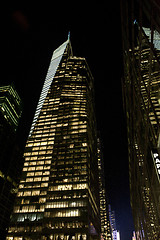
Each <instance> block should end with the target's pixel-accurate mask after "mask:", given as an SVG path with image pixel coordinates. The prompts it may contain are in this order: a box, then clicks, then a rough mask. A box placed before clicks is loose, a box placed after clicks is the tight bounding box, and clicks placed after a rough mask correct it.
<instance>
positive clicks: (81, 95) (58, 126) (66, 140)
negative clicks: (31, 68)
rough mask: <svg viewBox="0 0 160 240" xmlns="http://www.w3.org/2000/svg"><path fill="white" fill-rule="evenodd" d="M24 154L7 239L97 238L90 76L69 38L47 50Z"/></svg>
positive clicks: (92, 100) (92, 105)
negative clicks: (44, 72) (48, 54)
mask: <svg viewBox="0 0 160 240" xmlns="http://www.w3.org/2000/svg"><path fill="white" fill-rule="evenodd" d="M24 156H25V162H24V168H23V172H22V177H21V181H20V185H19V190H18V193H17V198H16V202H15V206H14V212H13V214H12V217H11V224H10V228H9V230H8V237H7V240H13V239H14V240H15V239H16V240H22V239H25V240H26V239H27V240H31V239H34V240H35V239H37V240H38V239H44V240H45V239H54V240H56V239H65V240H69V239H75V240H80V239H84V240H85V239H100V216H99V191H98V189H99V186H98V185H99V182H98V174H96V173H98V162H97V135H96V120H95V110H94V89H93V77H92V74H91V72H90V69H89V67H88V65H87V62H86V60H85V58H82V57H75V56H73V53H72V47H71V43H70V40H69V39H68V40H67V41H66V42H64V43H63V44H62V45H61V46H60V47H58V48H57V49H56V50H55V51H54V52H53V56H52V59H51V62H50V65H49V69H48V72H47V76H46V79H45V82H44V86H43V89H42V92H41V95H40V98H39V102H38V105H37V109H36V112H35V116H34V119H33V123H32V126H31V130H30V133H29V137H28V140H27V143H26V147H25V153H24Z"/></svg>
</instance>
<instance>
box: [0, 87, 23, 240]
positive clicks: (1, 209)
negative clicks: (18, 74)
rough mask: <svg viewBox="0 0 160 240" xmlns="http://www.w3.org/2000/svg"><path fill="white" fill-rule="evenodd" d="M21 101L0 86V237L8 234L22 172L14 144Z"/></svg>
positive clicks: (15, 93)
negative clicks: (7, 229)
mask: <svg viewBox="0 0 160 240" xmlns="http://www.w3.org/2000/svg"><path fill="white" fill-rule="evenodd" d="M21 113H22V102H21V99H20V97H19V95H18V93H17V91H16V89H15V87H14V86H13V85H8V86H1V87H0V238H1V239H2V240H3V239H5V236H6V234H7V232H6V228H7V227H8V225H9V219H10V214H11V212H12V210H13V202H14V199H15V195H16V189H17V187H18V183H19V180H20V179H19V176H20V173H21V170H22V164H21V162H23V161H22V153H21V151H20V149H19V147H18V145H17V144H16V130H17V127H18V123H19V119H20V117H21Z"/></svg>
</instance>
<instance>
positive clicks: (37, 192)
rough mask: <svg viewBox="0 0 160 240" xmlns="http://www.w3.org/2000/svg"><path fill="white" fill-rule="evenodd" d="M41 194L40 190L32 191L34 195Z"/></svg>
mask: <svg viewBox="0 0 160 240" xmlns="http://www.w3.org/2000/svg"><path fill="white" fill-rule="evenodd" d="M39 194H40V191H32V196H36V195H39Z"/></svg>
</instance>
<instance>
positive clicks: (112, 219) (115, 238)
mask: <svg viewBox="0 0 160 240" xmlns="http://www.w3.org/2000/svg"><path fill="white" fill-rule="evenodd" d="M108 209H109V220H110V225H111V234H112V239H113V240H120V232H119V231H118V230H117V226H116V218H115V211H113V210H112V209H111V205H109V206H108Z"/></svg>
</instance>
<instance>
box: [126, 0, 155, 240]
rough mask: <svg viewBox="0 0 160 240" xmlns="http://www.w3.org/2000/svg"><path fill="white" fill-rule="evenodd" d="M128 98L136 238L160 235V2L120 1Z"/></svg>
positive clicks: (131, 178)
mask: <svg viewBox="0 0 160 240" xmlns="http://www.w3.org/2000/svg"><path fill="white" fill-rule="evenodd" d="M121 11H122V12H121V18H122V44H123V63H124V76H123V79H122V80H123V81H122V85H123V97H124V108H125V112H126V118H127V132H128V154H129V176H130V196H131V206H132V210H133V218H134V224H135V230H136V237H137V239H148V240H157V239H160V3H159V1H155V0H144V1H132V0H131V1H121Z"/></svg>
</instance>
